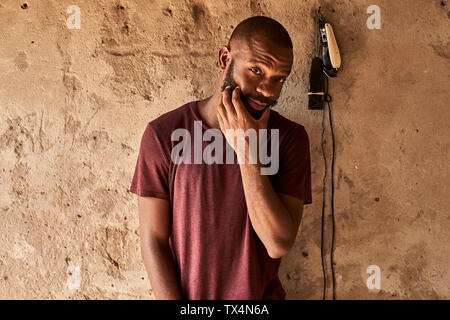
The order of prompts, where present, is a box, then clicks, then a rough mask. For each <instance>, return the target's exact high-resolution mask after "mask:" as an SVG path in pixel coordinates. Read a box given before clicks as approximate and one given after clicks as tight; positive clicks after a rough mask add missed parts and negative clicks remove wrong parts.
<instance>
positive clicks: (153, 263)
mask: <svg viewBox="0 0 450 320" xmlns="http://www.w3.org/2000/svg"><path fill="white" fill-rule="evenodd" d="M141 251H142V258H143V260H144V265H145V268H146V269H147V274H148V277H149V279H150V284H151V286H152V290H153V292H154V294H155V297H156V299H158V300H179V299H182V293H181V287H180V283H179V279H178V276H177V271H176V268H175V263H174V261H173V257H172V254H171V251H170V247H169V244H168V243H159V242H158V241H147V242H145V243H141Z"/></svg>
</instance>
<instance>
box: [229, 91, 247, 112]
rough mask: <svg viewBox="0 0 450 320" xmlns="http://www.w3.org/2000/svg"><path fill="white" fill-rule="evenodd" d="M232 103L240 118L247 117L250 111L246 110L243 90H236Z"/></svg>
mask: <svg viewBox="0 0 450 320" xmlns="http://www.w3.org/2000/svg"><path fill="white" fill-rule="evenodd" d="M232 101H233V105H234V108H235V110H236V114H237V116H238V118H243V117H245V113H246V112H247V113H248V111H247V109H245V107H244V105H243V103H242V100H241V88H239V87H236V88H234V90H233V97H232Z"/></svg>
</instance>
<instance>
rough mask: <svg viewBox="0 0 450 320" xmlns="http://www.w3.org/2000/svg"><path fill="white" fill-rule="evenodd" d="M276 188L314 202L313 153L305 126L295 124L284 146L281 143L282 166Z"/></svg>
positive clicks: (275, 182)
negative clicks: (312, 182) (312, 181)
mask: <svg viewBox="0 0 450 320" xmlns="http://www.w3.org/2000/svg"><path fill="white" fill-rule="evenodd" d="M274 190H275V191H276V192H279V193H284V194H287V195H290V196H293V197H296V198H299V199H302V200H303V203H304V204H311V203H312V195H311V155H310V149H309V137H308V133H307V132H306V130H305V128H304V127H303V126H300V125H295V126H294V127H293V128H292V131H291V132H290V133H289V136H287V137H286V141H285V143H283V146H281V145H280V168H279V171H278V173H277V174H276V176H275V181H274Z"/></svg>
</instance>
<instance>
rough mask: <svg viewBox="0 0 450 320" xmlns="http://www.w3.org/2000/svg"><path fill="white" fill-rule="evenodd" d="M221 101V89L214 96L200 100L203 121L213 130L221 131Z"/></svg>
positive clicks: (198, 106)
mask: <svg viewBox="0 0 450 320" xmlns="http://www.w3.org/2000/svg"><path fill="white" fill-rule="evenodd" d="M221 99H222V93H221V92H220V89H216V91H215V93H214V94H213V95H212V96H210V97H208V98H206V99H203V100H200V101H199V102H198V104H197V108H198V112H199V114H200V117H201V120H202V121H203V122H205V123H206V124H207V125H208V126H209V127H211V128H215V129H220V126H219V120H218V119H217V106H218V105H219V104H220V101H221Z"/></svg>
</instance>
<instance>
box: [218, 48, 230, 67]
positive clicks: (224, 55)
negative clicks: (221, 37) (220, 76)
mask: <svg viewBox="0 0 450 320" xmlns="http://www.w3.org/2000/svg"><path fill="white" fill-rule="evenodd" d="M230 61H231V53H230V49H229V48H228V47H227V46H224V47H222V48H220V50H219V68H220V70H222V71H224V70H225V69H226V68H227V66H228V64H229V63H230Z"/></svg>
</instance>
